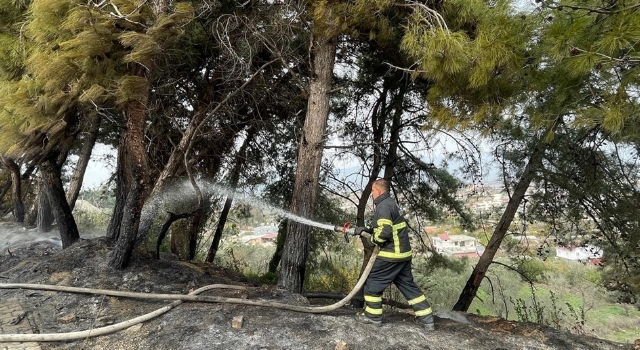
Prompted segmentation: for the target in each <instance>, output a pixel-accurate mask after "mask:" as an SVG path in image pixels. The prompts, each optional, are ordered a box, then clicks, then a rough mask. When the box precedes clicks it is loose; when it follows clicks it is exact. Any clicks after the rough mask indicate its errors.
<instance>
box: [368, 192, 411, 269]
mask: <svg viewBox="0 0 640 350" xmlns="http://www.w3.org/2000/svg"><path fill="white" fill-rule="evenodd" d="M373 204H374V205H375V210H374V213H373V223H372V225H371V226H372V229H373V234H372V235H371V243H373V244H377V245H378V246H380V252H378V259H381V260H386V261H406V260H411V244H410V243H409V230H408V228H407V222H406V221H405V220H404V217H403V216H402V212H401V211H400V208H399V207H398V204H397V203H396V201H395V200H394V199H393V198H391V196H390V194H389V192H385V193H383V194H381V195H380V196H378V197H377V198H376V199H375V200H374V201H373Z"/></svg>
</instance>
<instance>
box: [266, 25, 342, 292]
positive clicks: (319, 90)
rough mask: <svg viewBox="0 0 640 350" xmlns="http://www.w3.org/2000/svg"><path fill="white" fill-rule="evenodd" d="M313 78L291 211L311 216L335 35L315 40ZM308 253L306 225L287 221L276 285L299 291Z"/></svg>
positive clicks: (314, 198) (326, 108) (317, 176)
mask: <svg viewBox="0 0 640 350" xmlns="http://www.w3.org/2000/svg"><path fill="white" fill-rule="evenodd" d="M313 53H314V55H315V56H314V58H313V74H312V76H313V78H312V79H311V82H310V84H309V100H308V102H307V113H306V118H305V122H304V128H303V130H302V135H301V138H300V145H299V150H298V163H297V170H296V180H295V184H294V189H293V199H292V202H291V212H293V213H294V214H296V215H299V216H302V217H306V218H312V217H313V207H314V205H315V203H316V195H317V193H318V181H319V177H320V164H321V162H322V149H323V144H324V134H325V132H326V127H327V118H328V115H329V92H330V89H331V81H332V78H333V66H334V61H335V55H336V38H335V37H332V38H321V39H319V40H318V41H316V42H314V48H313ZM308 252H309V227H308V226H306V225H303V224H299V223H297V222H294V221H293V220H289V224H288V228H287V238H286V241H285V244H284V249H283V254H282V259H281V261H280V274H279V279H278V287H280V288H284V289H286V290H288V291H291V292H295V293H300V292H302V284H303V282H304V275H305V265H306V262H307V254H308Z"/></svg>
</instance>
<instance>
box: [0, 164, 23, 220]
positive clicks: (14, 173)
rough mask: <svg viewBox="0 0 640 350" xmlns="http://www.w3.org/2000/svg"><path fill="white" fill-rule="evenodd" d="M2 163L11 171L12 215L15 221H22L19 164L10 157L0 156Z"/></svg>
mask: <svg viewBox="0 0 640 350" xmlns="http://www.w3.org/2000/svg"><path fill="white" fill-rule="evenodd" d="M2 163H4V165H5V166H6V167H7V168H8V169H9V171H10V172H11V186H12V189H13V192H12V195H13V215H14V216H15V218H16V221H17V222H24V203H22V181H20V166H18V164H16V162H14V161H13V159H10V158H2Z"/></svg>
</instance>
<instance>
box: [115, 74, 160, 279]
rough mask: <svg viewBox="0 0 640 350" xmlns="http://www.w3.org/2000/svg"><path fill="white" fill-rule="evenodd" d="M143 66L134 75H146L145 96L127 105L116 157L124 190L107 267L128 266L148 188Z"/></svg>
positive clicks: (146, 90) (119, 267) (146, 97)
mask: <svg viewBox="0 0 640 350" xmlns="http://www.w3.org/2000/svg"><path fill="white" fill-rule="evenodd" d="M145 66H147V67H150V66H151V63H149V64H148V65H144V66H143V65H139V66H138V72H137V75H138V76H141V77H145V78H147V86H146V87H145V88H144V89H145V98H144V99H142V100H139V101H133V102H131V103H130V105H129V106H128V107H127V111H126V112H127V115H126V129H125V131H124V133H123V143H124V152H123V155H124V157H123V159H122V160H121V159H118V163H119V164H118V166H122V169H123V175H124V182H123V183H124V185H125V188H123V192H124V193H125V198H124V207H123V213H122V221H121V223H120V230H119V234H118V240H117V241H116V245H115V249H114V250H113V252H112V254H111V257H110V259H109V266H111V267H113V268H116V269H124V268H125V267H127V266H128V265H129V260H130V258H131V254H132V253H133V248H134V246H135V242H136V236H137V235H138V226H139V224H140V214H141V212H142V205H143V204H144V199H145V191H146V187H147V180H146V176H147V158H146V153H145V149H144V127H145V121H146V114H147V108H146V102H147V99H148V94H149V86H148V84H149V81H148V76H147V74H148V72H147V70H146V68H145Z"/></svg>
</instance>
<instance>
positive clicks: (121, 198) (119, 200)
mask: <svg viewBox="0 0 640 350" xmlns="http://www.w3.org/2000/svg"><path fill="white" fill-rule="evenodd" d="M124 157H125V152H124V135H121V136H120V140H119V141H118V163H117V166H116V191H115V197H116V203H115V205H114V207H113V213H112V214H111V220H110V221H109V226H108V227H107V237H108V238H110V239H112V240H114V241H117V240H118V238H119V237H120V226H121V224H122V215H124V205H125V201H126V199H127V197H126V195H125V190H126V188H128V186H127V185H126V184H125V181H126V176H125V174H124V169H125V166H126V165H125V164H124V163H125V162H124Z"/></svg>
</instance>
